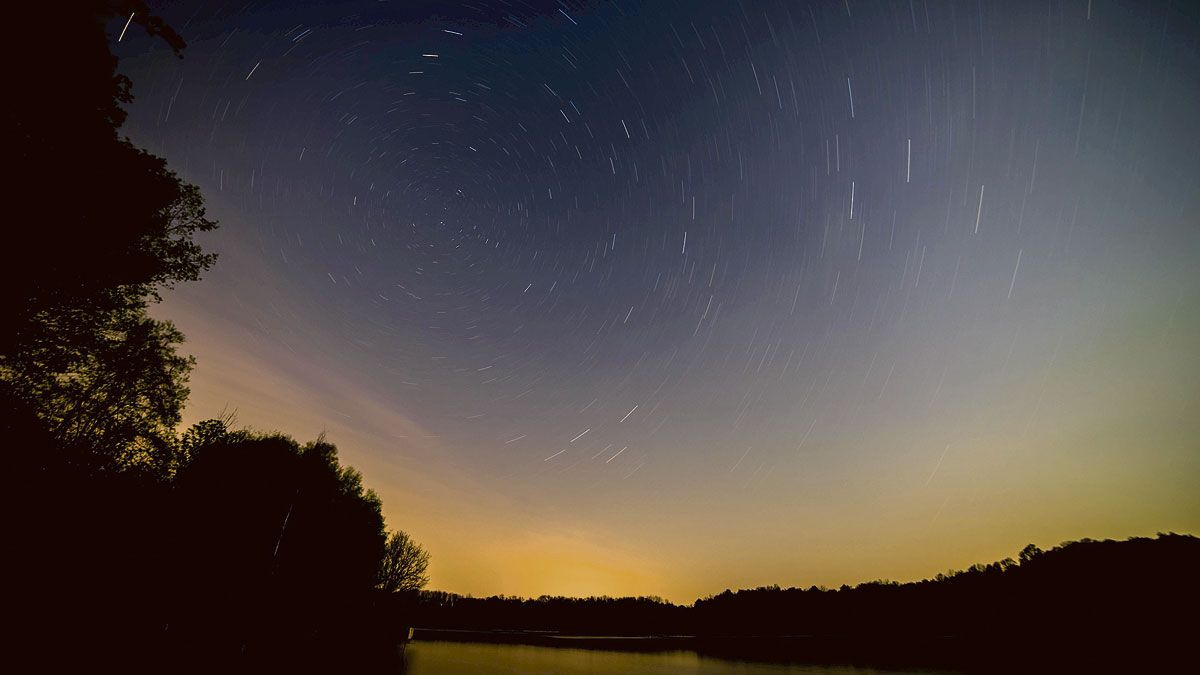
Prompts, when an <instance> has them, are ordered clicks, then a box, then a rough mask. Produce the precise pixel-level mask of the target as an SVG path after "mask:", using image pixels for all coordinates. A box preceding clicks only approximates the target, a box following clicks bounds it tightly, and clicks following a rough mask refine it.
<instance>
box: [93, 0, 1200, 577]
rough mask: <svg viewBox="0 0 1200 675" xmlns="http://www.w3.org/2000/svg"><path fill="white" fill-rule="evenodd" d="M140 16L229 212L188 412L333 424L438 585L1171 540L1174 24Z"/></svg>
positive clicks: (1184, 202) (571, 14)
mask: <svg viewBox="0 0 1200 675" xmlns="http://www.w3.org/2000/svg"><path fill="white" fill-rule="evenodd" d="M157 4H158V6H157V7H156V9H157V10H158V11H160V13H161V14H162V15H163V16H164V18H166V19H167V20H168V21H169V22H170V23H171V25H173V26H175V27H176V28H177V30H178V31H179V32H180V34H181V35H183V36H184V38H185V39H186V40H187V41H188V48H187V50H186V53H185V55H184V58H182V59H177V58H175V56H174V55H173V54H171V53H170V51H169V50H168V49H167V48H166V47H165V46H163V45H156V44H155V43H154V41H152V40H151V39H150V38H148V37H146V36H144V35H141V34H136V35H135V34H134V32H132V31H131V32H130V33H129V34H128V35H126V34H125V31H124V30H123V28H122V26H123V25H127V22H126V21H124V20H122V21H119V22H117V23H115V24H114V25H112V26H110V33H111V34H112V40H113V42H114V43H116V42H117V41H118V38H117V35H118V34H119V35H121V36H122V37H121V39H120V40H119V44H114V45H113V49H114V51H115V53H117V54H118V55H119V56H120V57H121V68H122V70H123V71H124V72H127V73H128V74H129V75H130V77H131V79H132V80H133V82H135V87H134V90H133V93H134V95H135V97H136V100H135V102H134V103H132V104H131V105H130V118H129V122H128V123H127V125H126V127H125V131H126V133H128V134H129V136H130V137H131V138H132V139H133V140H134V141H135V142H137V143H138V144H139V145H142V146H145V147H146V148H148V149H149V150H151V151H153V152H156V153H159V154H161V155H163V156H164V157H166V158H167V159H168V160H169V161H170V163H171V166H172V167H173V168H175V169H176V170H177V171H178V172H179V173H180V174H181V175H182V176H183V177H184V178H185V179H187V180H189V181H193V182H195V183H197V184H198V185H200V187H201V188H202V189H203V190H204V192H205V195H206V197H207V200H208V202H209V205H210V210H211V211H212V213H213V214H214V215H215V216H216V217H217V218H218V219H220V221H221V222H222V227H221V229H220V230H218V231H217V232H215V233H213V234H212V235H210V236H208V238H207V239H206V240H205V244H206V245H208V246H211V247H212V248H213V249H214V250H216V251H218V252H219V253H220V254H221V259H220V262H219V264H218V265H217V266H216V267H215V268H214V269H213V270H212V271H211V272H210V273H209V274H208V275H207V276H206V279H205V281H204V282H202V283H201V284H194V285H189V286H185V287H181V288H179V289H178V290H176V291H173V292H172V294H171V296H170V297H169V298H168V300H167V302H166V303H164V305H163V306H161V308H159V309H158V310H157V311H158V313H160V314H162V315H163V316H164V317H167V318H171V319H173V320H175V321H176V322H177V323H178V324H179V326H180V327H181V329H183V331H184V332H185V333H186V334H187V336H188V338H189V341H188V343H187V345H185V349H186V350H188V351H190V352H191V353H194V354H195V355H196V356H197V358H198V367H197V369H196V371H195V373H194V374H193V376H192V396H191V403H190V404H189V405H190V407H189V417H190V419H192V420H196V419H203V418H207V417H213V416H215V415H217V414H219V413H220V412H221V411H222V410H223V409H229V410H232V409H236V410H237V414H238V419H239V421H240V422H241V423H243V424H247V425H250V426H253V427H256V428H262V429H281V430H285V431H288V432H289V433H293V434H297V435H298V436H299V437H305V436H306V435H315V434H317V433H319V432H321V431H323V430H324V431H326V432H327V433H328V435H329V437H330V439H331V440H333V441H334V442H336V443H338V445H339V447H341V448H342V452H343V455H344V457H345V458H346V459H347V461H349V462H350V463H352V464H354V465H355V466H357V467H359V468H360V469H362V470H363V472H364V474H365V475H366V476H368V483H369V484H370V486H371V487H373V488H375V489H376V490H377V491H378V492H379V493H380V496H381V497H382V498H383V500H384V503H385V504H386V509H385V514H386V515H388V517H389V518H393V517H394V518H396V519H403V522H404V524H405V529H406V530H408V531H409V532H411V533H412V534H413V535H414V536H415V537H416V538H417V539H418V540H420V541H422V542H424V543H425V544H426V546H427V548H428V549H429V550H430V551H431V552H432V553H433V560H434V563H433V566H432V567H431V573H432V578H433V582H432V585H433V586H434V587H437V588H444V589H446V590H452V591H459V592H472V593H520V594H525V595H539V594H542V593H570V594H601V593H608V594H614V595H623V594H638V593H645V594H658V595H664V596H667V597H669V598H672V599H686V600H689V601H690V600H691V599H693V598H695V597H696V596H697V595H700V594H705V593H711V592H717V591H719V590H721V589H724V588H726V587H738V586H749V585H757V584H766V583H782V584H796V585H805V586H807V585H809V584H821V583H824V584H830V585H837V584H841V583H843V582H854V581H856V580H862V579H867V578H875V577H884V576H886V577H891V578H901V579H903V578H915V577H922V576H928V575H930V574H934V573H936V572H938V571H942V570H944V569H945V568H946V567H952V566H956V565H959V566H961V565H965V564H969V563H971V562H975V561H977V560H990V559H994V558H999V557H1003V556H1005V555H1008V554H1010V553H1011V551H1014V550H1018V549H1019V548H1020V546H1022V545H1024V544H1025V543H1028V542H1029V541H1037V542H1039V543H1042V544H1051V545H1052V544H1055V543H1057V542H1058V541H1061V540H1063V539H1067V538H1078V537H1081V536H1094V537H1106V536H1128V535H1134V534H1148V533H1152V531H1153V530H1154V529H1166V528H1170V527H1177V528H1179V529H1182V530H1186V529H1189V528H1190V529H1192V530H1194V529H1196V528H1197V527H1200V499H1198V498H1197V496H1196V492H1195V491H1194V487H1195V483H1196V480H1197V478H1200V453H1198V452H1197V444H1196V440H1195V439H1196V438H1197V432H1198V431H1200V429H1198V428H1197V423H1196V414H1195V413H1196V412H1197V410H1198V409H1200V408H1198V404H1200V399H1198V397H1197V392H1200V386H1197V385H1198V384H1200V361H1198V360H1197V354H1196V345H1197V344H1200V341H1198V338H1200V321H1198V317H1200V275H1198V274H1197V271H1196V270H1197V266H1196V265H1197V261H1198V260H1200V257H1198V253H1200V247H1198V244H1200V239H1198V234H1200V229H1198V228H1200V218H1198V216H1197V214H1198V213H1200V191H1198V190H1197V185H1198V179H1200V133H1198V132H1197V127H1196V125H1197V120H1200V50H1198V48H1197V44H1198V39H1197V38H1198V36H1200V31H1198V30H1197V14H1196V11H1195V10H1194V9H1187V8H1186V3H1171V2H1165V1H1163V2H1120V1H1117V0H1111V1H1109V0H1095V1H1090V0H1078V1H1063V2H1059V1H1051V2H991V1H975V0H971V1H969V2H966V1H963V2H960V1H954V0H894V1H893V0H873V1H869V2H868V1H863V0H857V1H856V0H843V1H828V2H826V1H814V2H799V1H796V2H792V1H783V0H763V1H758V0H755V1H751V0H743V1H742V2H715V1H709V0H696V1H694V2H693V1H688V2H683V1H678V2H676V1H665V0H664V1H662V2H633V1H632V0H627V1H622V2H582V1H580V0H570V1H568V0H564V1H563V2H558V3H551V2H547V3H542V2H522V1H519V0H511V1H508V2H504V1H500V0H496V1H493V2H488V1H485V0H477V1H476V2H463V3H459V2H446V3H431V2H373V1H372V2H360V1H347V2H282V1H255V2H248V3H237V4H233V3H210V2H196V1H192V0H177V1H173V2H163V3H157ZM1148 528H1150V530H1149V531H1148Z"/></svg>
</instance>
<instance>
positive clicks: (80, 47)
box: [0, 0, 216, 470]
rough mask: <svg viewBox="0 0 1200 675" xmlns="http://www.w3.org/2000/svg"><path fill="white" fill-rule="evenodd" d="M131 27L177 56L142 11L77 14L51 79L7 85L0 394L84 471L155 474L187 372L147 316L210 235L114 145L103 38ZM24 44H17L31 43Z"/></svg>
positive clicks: (144, 158)
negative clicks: (9, 168) (11, 100)
mask: <svg viewBox="0 0 1200 675" xmlns="http://www.w3.org/2000/svg"><path fill="white" fill-rule="evenodd" d="M15 9H16V12H17V14H18V16H17V17H16V20H17V21H19V22H20V23H22V24H23V25H41V24H42V23H43V21H42V20H41V19H42V17H41V16H38V17H37V19H36V20H35V19H34V15H37V14H40V13H39V12H35V11H34V10H35V8H33V7H32V6H31V5H29V4H28V3H17V5H16V8H15ZM26 12H32V13H33V14H32V15H31V16H30V17H29V18H30V21H29V22H28V23H27V22H25V21H23V20H22V15H23V14H24V13H26ZM131 13H132V15H133V17H134V20H135V21H136V22H138V23H139V24H141V25H142V26H144V27H145V28H146V30H147V31H148V32H149V33H150V34H151V35H157V36H160V37H162V38H163V39H164V40H165V41H166V42H167V43H168V45H169V46H170V47H171V48H172V49H174V50H175V51H176V52H177V53H178V52H179V51H180V50H181V49H182V48H183V46H184V45H183V40H182V39H181V38H179V36H178V35H177V34H176V33H175V32H174V31H173V30H171V29H170V28H169V27H167V26H165V25H164V24H163V23H162V21H161V20H159V19H158V18H156V17H154V16H153V14H151V13H150V12H149V10H148V8H147V7H146V5H145V3H143V2H130V1H123V2H120V1H115V0H110V1H103V0H91V1H90V2H84V3H81V6H80V7H78V8H76V9H75V10H74V11H70V12H64V13H62V15H61V16H58V17H56V20H55V23H54V26H53V27H54V35H55V37H56V38H57V39H58V40H60V41H61V42H60V44H63V45H66V46H68V47H69V50H65V51H64V53H63V55H62V56H63V61H64V62H63V63H62V64H59V65H60V66H61V67H60V68H58V69H57V70H56V77H46V76H45V74H44V71H42V70H40V69H26V68H17V69H15V71H16V72H15V77H16V78H17V80H18V81H17V87H16V89H17V90H19V91H22V94H23V97H22V103H21V105H19V106H9V107H7V108H6V109H5V111H4V113H3V114H4V115H5V121H6V124H5V129H6V132H5V133H6V136H7V138H6V141H7V142H6V147H7V148H8V150H9V154H10V157H12V159H13V161H14V162H15V165H19V166H20V167H21V170H20V171H17V172H14V173H13V175H11V176H9V177H8V178H6V181H8V183H9V187H10V189H12V190H13V194H15V195H19V198H18V199H13V200H10V202H9V207H10V209H11V213H10V214H9V218H10V219H11V220H10V222H12V223H13V224H14V226H13V227H11V228H6V229H5V234H4V239H5V241H4V243H5V244H6V248H8V250H10V251H17V252H19V259H18V260H17V261H16V262H17V264H13V265H6V266H4V267H2V268H0V313H2V314H3V316H4V317H5V322H4V324H3V328H0V385H3V387H4V388H5V390H6V396H7V397H11V398H13V399H16V400H20V401H23V402H24V404H25V405H26V406H28V407H30V408H31V409H32V410H33V411H34V412H35V414H36V416H37V417H38V418H39V419H41V420H42V422H43V424H44V425H45V428H46V429H47V430H48V431H49V433H50V434H51V436H52V437H53V438H54V439H55V440H56V441H57V444H58V445H59V446H61V447H63V448H70V449H72V450H73V451H75V453H76V457H75V458H76V459H78V460H80V461H83V462H84V464H85V465H87V466H91V467H93V468H95V469H113V468H138V469H139V470H148V469H153V468H155V466H156V463H157V460H154V459H153V457H152V456H153V455H154V454H155V453H156V452H159V451H162V450H165V449H166V448H168V447H169V445H170V443H171V441H172V429H173V428H174V426H175V425H176V424H178V422H179V416H180V410H181V409H182V406H183V402H184V400H185V399H186V396H187V388H186V382H187V375H188V373H189V371H190V370H191V367H192V361H191V359H189V358H186V357H182V356H179V355H178V354H176V351H175V350H176V347H177V346H178V345H179V344H180V343H181V342H182V341H183V336H182V335H181V334H180V333H179V331H177V330H176V329H175V327H174V326H173V325H171V324H170V323H169V322H163V321H159V320H156V319H154V318H152V317H151V316H150V315H149V313H148V311H147V309H148V307H149V305H150V304H152V303H154V302H157V301H158V300H159V299H160V290H161V289H163V288H169V287H171V286H172V285H173V284H175V283H178V282H182V281H193V280H196V279H199V277H200V275H201V273H202V272H203V271H204V270H206V269H208V268H209V267H211V266H212V264H213V262H214V261H215V259H216V256H215V255H214V254H212V253H206V252H205V251H203V249H201V247H200V246H199V244H197V243H196V242H195V241H194V237H195V235H196V234H198V233H201V232H206V231H209V230H212V229H213V228H215V227H216V223H215V222H214V221H213V220H211V219H209V218H208V217H207V215H206V212H205V208H204V200H203V197H202V196H201V194H200V191H199V189H198V188H197V187H196V186H194V185H190V184H187V183H185V182H183V181H182V180H180V178H179V176H177V175H176V174H175V173H174V172H172V171H170V170H169V169H168V168H167V166H166V163H165V161H164V160H163V159H162V158H160V157H156V156H154V155H152V154H150V153H147V152H145V151H143V150H141V149H139V148H137V147H135V146H134V145H133V144H132V143H130V142H129V140H128V139H126V138H122V137H120V136H119V135H118V129H119V127H120V126H121V124H122V123H123V122H124V119H125V112H124V110H123V109H122V108H121V105H122V104H124V103H128V102H129V101H131V100H132V95H131V93H130V92H131V87H130V82H129V80H128V79H127V78H125V77H124V76H122V75H120V74H118V73H117V71H116V59H115V58H114V57H113V56H112V54H110V53H109V51H108V44H107V39H106V36H105V32H104V30H103V23H104V22H105V21H106V20H108V19H110V18H112V17H115V16H121V17H126V16H129V15H130V14H131ZM23 33H28V35H29V36H28V37H27V36H26V35H20V36H18V38H17V39H18V41H20V40H25V39H32V37H33V36H36V37H37V38H38V39H44V35H42V34H40V32H39V31H24V32H23ZM43 51H44V49H42V48H40V46H39V48H36V49H35V48H33V47H32V46H31V47H30V50H29V51H28V52H27V53H41V52H43ZM68 57H69V58H68Z"/></svg>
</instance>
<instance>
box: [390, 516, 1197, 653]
mask: <svg viewBox="0 0 1200 675" xmlns="http://www.w3.org/2000/svg"><path fill="white" fill-rule="evenodd" d="M414 602H415V604H416V608H415V610H414V612H413V614H414V619H415V621H416V623H417V624H418V625H419V626H422V627H429V628H451V629H475V630H488V629H504V630H522V631H551V632H559V633H563V634H577V635H613V636H630V635H661V636H678V635H689V636H697V637H698V639H697V640H694V641H692V642H690V643H683V644H691V645H692V646H694V647H695V648H697V649H700V650H701V651H712V652H717V653H729V654H735V655H743V656H744V655H747V654H752V655H754V656H758V657H764V656H771V655H774V656H779V657H781V658H788V657H804V658H816V659H822V660H823V659H830V660H848V661H855V660H868V661H879V662H897V663H901V662H902V663H927V662H928V663H939V664H942V665H981V664H989V663H1003V664H1008V665H1010V666H1011V665H1013V664H1014V663H1017V662H1021V661H1023V660H1026V659H1031V658H1032V659H1036V660H1037V661H1038V662H1044V661H1045V660H1046V659H1054V660H1056V661H1057V660H1060V659H1069V660H1070V661H1071V662H1072V663H1073V664H1074V665H1075V666H1082V665H1083V664H1085V663H1091V664H1092V666H1093V667H1106V665H1111V664H1112V663H1118V662H1122V663H1138V662H1143V661H1147V662H1148V661H1154V660H1160V659H1161V660H1175V659H1179V658H1182V656H1181V655H1182V654H1184V645H1186V644H1187V643H1188V641H1189V640H1190V639H1191V638H1190V637H1189V636H1190V635H1191V633H1192V632H1193V631H1194V629H1195V627H1196V619H1195V616H1194V612H1195V611H1196V608H1197V607H1200V539H1197V538H1196V537H1193V536H1188V535H1178V534H1160V535H1158V537H1157V538H1153V539H1151V538H1135V539H1129V540H1126V541H1111V540H1106V541H1093V540H1086V539H1085V540H1082V541H1076V542H1069V543H1066V544H1063V545H1061V546H1058V547H1056V548H1053V549H1051V550H1049V551H1042V550H1040V549H1038V548H1037V547H1036V546H1033V545H1030V546H1027V547H1026V548H1025V549H1024V550H1022V551H1021V552H1020V554H1019V555H1018V558H1017V559H1016V560H1013V559H1011V558H1009V559H1005V560H1001V561H999V562H994V563H991V564H987V565H982V564H981V565H975V566H973V567H971V568H970V569H967V570H963V571H958V572H950V573H947V574H939V575H937V576H936V577H935V578H933V579H926V580H923V581H917V582H910V583H896V582H887V581H873V582H868V583H863V584H859V585H857V586H854V587H850V586H842V587H841V588H838V589H828V588H821V587H810V588H806V589H805V588H780V587H778V586H770V587H763V588H756V589H751V590H740V591H736V592H734V591H728V590H727V591H725V592H723V593H720V594H718V595H715V596H710V597H706V598H702V599H699V600H697V601H696V602H695V603H694V604H692V605H689V606H682V605H674V604H671V603H668V602H665V601H663V600H661V599H658V598H619V599H618V598H587V599H576V598H560V597H541V598H536V599H521V598H511V597H491V598H470V597H463V596H458V595H453V594H448V593H442V592H435V591H428V592H423V593H421V594H420V596H419V597H418V598H417V599H415V601H414ZM1189 617H1190V618H1189ZM801 636H804V637H805V638H807V639H797V638H801ZM739 638H746V639H739ZM750 638H753V639H750ZM783 638H789V639H783ZM617 644H621V645H622V646H627V644H628V643H617ZM665 644H667V645H669V646H671V647H673V648H677V647H678V645H679V644H680V643H678V642H667V643H665ZM1028 665H1029V664H1027V666H1028Z"/></svg>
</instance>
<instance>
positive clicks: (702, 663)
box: [405, 641, 934, 675]
mask: <svg viewBox="0 0 1200 675" xmlns="http://www.w3.org/2000/svg"><path fill="white" fill-rule="evenodd" d="M405 661H406V662H407V668H406V670H405V673H406V675H451V674H453V675H459V674H461V673H477V674H481V675H492V674H499V673H504V674H505V675H508V674H513V673H522V674H543V673H544V674H549V673H555V674H562V675H574V674H576V673H580V674H583V673H644V674H646V675H657V674H659V673H661V674H662V675H709V674H711V675H716V674H717V673H738V674H740V675H766V674H768V673H770V674H772V675H778V674H780V673H794V674H798V675H799V674H804V675H848V674H850V673H854V674H855V675H875V674H877V675H890V674H891V673H900V672H904V673H907V674H908V675H928V674H931V673H933V672H934V671H928V670H926V671H911V670H910V671H884V670H877V669H872V668H856V667H853V666H820V665H808V664H777V663H751V662H745V661H727V660H724V659H713V658H707V657H701V656H700V655H698V654H697V653H696V652H692V651H674V652H653V653H646V652H617V651H603V650H595V649H563V648H560V647H534V646H529V645H509V644H486V643H473V642H423V641H416V642H412V643H410V644H409V645H408V649H407V650H406V653H405Z"/></svg>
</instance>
